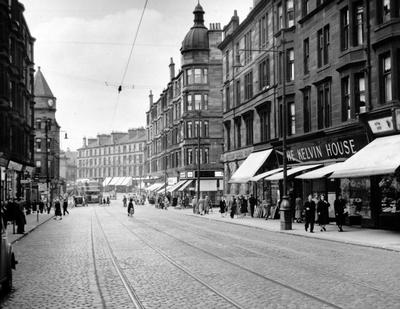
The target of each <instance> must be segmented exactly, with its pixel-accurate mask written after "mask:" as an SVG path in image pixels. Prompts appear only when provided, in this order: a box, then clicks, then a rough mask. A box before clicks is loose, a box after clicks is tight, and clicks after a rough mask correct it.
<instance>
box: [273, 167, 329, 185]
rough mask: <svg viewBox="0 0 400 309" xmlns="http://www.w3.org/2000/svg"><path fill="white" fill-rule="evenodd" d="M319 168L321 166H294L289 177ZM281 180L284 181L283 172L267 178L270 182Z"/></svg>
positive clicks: (289, 171) (289, 170)
mask: <svg viewBox="0 0 400 309" xmlns="http://www.w3.org/2000/svg"><path fill="white" fill-rule="evenodd" d="M318 166H321V164H310V165H298V166H294V167H292V168H290V169H288V170H287V176H291V175H294V174H296V173H300V172H303V171H306V170H310V169H312V168H316V167H318ZM281 179H283V171H282V172H279V173H276V174H274V175H272V176H269V177H267V178H265V180H269V181H270V180H281Z"/></svg>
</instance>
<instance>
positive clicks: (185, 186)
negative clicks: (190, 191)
mask: <svg viewBox="0 0 400 309" xmlns="http://www.w3.org/2000/svg"><path fill="white" fill-rule="evenodd" d="M192 181H193V180H187V181H186V183H185V184H183V185H182V187H180V188H179V189H178V191H183V190H185V189H186V188H187V187H188V186H190V184H191V183H192Z"/></svg>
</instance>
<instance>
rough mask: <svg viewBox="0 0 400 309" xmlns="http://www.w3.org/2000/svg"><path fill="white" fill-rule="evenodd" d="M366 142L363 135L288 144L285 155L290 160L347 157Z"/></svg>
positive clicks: (305, 160)
mask: <svg viewBox="0 0 400 309" xmlns="http://www.w3.org/2000/svg"><path fill="white" fill-rule="evenodd" d="M367 144H368V141H367V138H366V136H365V135H359V136H353V137H341V138H332V139H321V140H317V141H315V142H304V143H301V144H298V145H293V146H289V147H288V148H289V150H288V151H287V152H286V156H287V158H288V161H292V162H307V161H322V160H329V159H340V158H349V157H351V156H352V155H354V154H355V153H356V152H357V151H359V150H360V149H361V148H363V147H364V146H366V145H367Z"/></svg>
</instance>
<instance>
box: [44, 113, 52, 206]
mask: <svg viewBox="0 0 400 309" xmlns="http://www.w3.org/2000/svg"><path fill="white" fill-rule="evenodd" d="M49 125H51V119H46V122H45V125H44V129H45V137H46V188H47V207H49V205H48V203H49V201H50V207H51V205H52V194H51V192H50V186H49V184H50V173H49V147H48V146H49Z"/></svg>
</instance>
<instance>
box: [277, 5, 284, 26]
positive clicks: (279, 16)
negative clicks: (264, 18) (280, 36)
mask: <svg viewBox="0 0 400 309" xmlns="http://www.w3.org/2000/svg"><path fill="white" fill-rule="evenodd" d="M277 22H278V25H277V26H278V30H281V29H282V28H283V11H282V4H279V5H278V20H277Z"/></svg>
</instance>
